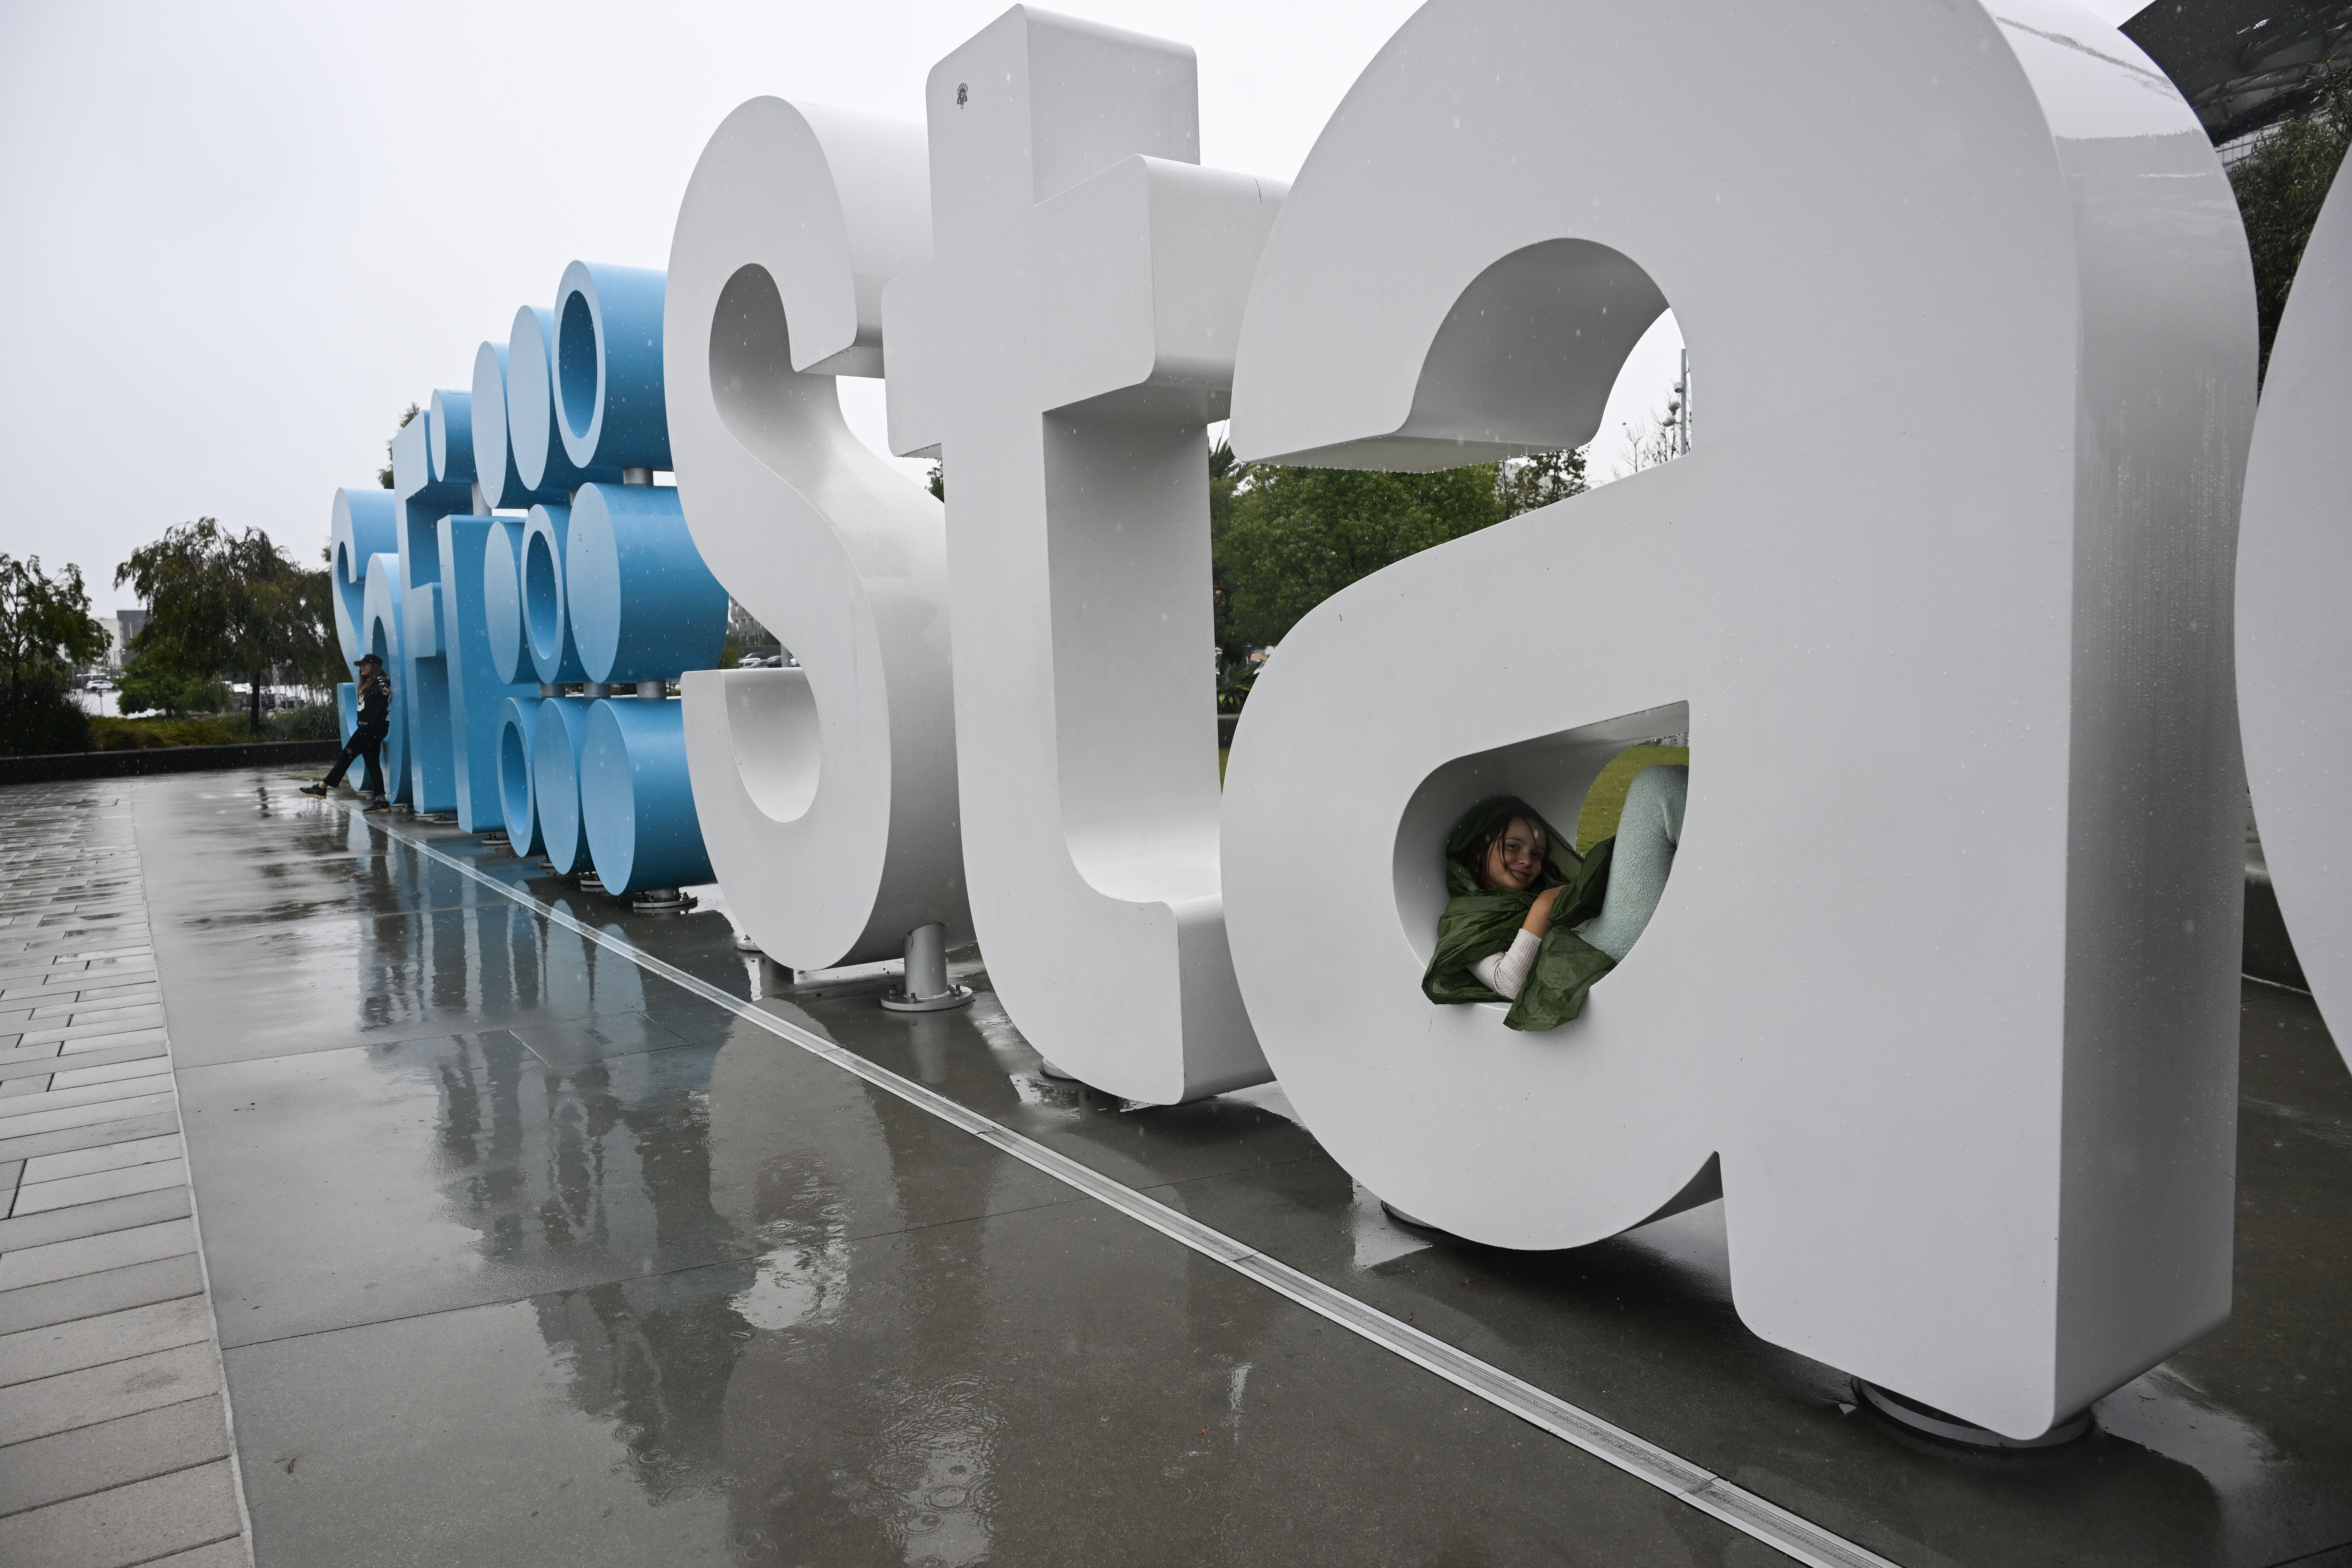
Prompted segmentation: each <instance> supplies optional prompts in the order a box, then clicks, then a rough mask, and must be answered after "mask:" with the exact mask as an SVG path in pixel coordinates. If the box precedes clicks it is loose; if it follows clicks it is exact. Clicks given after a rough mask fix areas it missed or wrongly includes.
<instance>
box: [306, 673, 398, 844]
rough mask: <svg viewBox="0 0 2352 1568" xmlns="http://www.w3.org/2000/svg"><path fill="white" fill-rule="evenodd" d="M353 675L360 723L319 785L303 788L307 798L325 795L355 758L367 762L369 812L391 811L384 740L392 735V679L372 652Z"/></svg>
mask: <svg viewBox="0 0 2352 1568" xmlns="http://www.w3.org/2000/svg"><path fill="white" fill-rule="evenodd" d="M352 675H353V676H354V678H355V679H357V680H358V682H359V700H360V714H359V722H358V723H357V724H355V725H354V726H352V738H351V739H350V740H349V741H346V742H344V743H343V754H342V755H341V756H340V757H337V758H336V759H335V765H334V768H333V770H332V771H331V772H330V773H328V774H327V776H326V777H325V778H323V779H320V781H319V782H318V783H317V784H304V785H303V786H302V793H303V794H304V795H325V794H327V793H328V792H329V791H330V790H331V789H333V788H334V787H335V786H336V785H337V784H341V783H342V782H343V774H344V773H346V772H348V771H349V770H350V768H351V765H352V759H354V758H363V759H365V761H366V763H367V784H366V787H365V788H364V789H362V791H361V792H360V793H361V794H362V795H366V796H367V797H368V806H367V809H368V810H370V811H390V810H391V809H392V803H391V802H390V801H388V800H386V799H385V798H384V789H383V741H384V737H385V736H386V735H388V734H390V733H391V732H392V677H390V676H389V675H386V674H385V673H384V672H383V659H381V658H377V657H376V656H375V655H373V654H372V653H368V654H362V655H361V656H360V662H359V665H358V668H355V669H354V670H353V671H352Z"/></svg>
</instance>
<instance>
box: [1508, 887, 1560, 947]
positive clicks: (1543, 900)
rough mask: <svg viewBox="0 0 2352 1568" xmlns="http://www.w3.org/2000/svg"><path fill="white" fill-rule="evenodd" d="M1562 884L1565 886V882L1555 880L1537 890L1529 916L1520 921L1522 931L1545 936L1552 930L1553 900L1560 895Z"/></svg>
mask: <svg viewBox="0 0 2352 1568" xmlns="http://www.w3.org/2000/svg"><path fill="white" fill-rule="evenodd" d="M1562 886H1564V884H1561V883H1557V882H1555V883H1554V884H1552V885H1551V886H1550V887H1549V888H1543V889H1538V890H1537V893H1536V901H1535V907H1534V908H1532V909H1530V910H1528V918H1527V919H1526V920H1525V921H1521V922H1520V925H1519V929H1520V930H1521V931H1527V932H1528V933H1530V934H1532V935H1535V936H1544V935H1547V934H1549V931H1551V906H1552V900H1554V899H1555V898H1557V897H1559V890H1560V889H1561V887H1562Z"/></svg>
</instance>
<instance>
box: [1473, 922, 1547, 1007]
mask: <svg viewBox="0 0 2352 1568" xmlns="http://www.w3.org/2000/svg"><path fill="white" fill-rule="evenodd" d="M1542 946H1543V938H1541V937H1539V936H1538V935H1536V933H1535V932H1533V931H1528V930H1526V929H1525V928H1521V930H1520V931H1519V934H1518V935H1517V936H1515V937H1513V938H1512V939H1511V945H1510V946H1509V947H1507V948H1505V949H1504V950H1503V951H1502V952H1491V953H1488V954H1487V955H1486V957H1484V958H1480V959H1474V960H1473V961H1472V962H1471V964H1470V973H1472V974H1473V975H1475V977H1476V978H1477V981H1478V984H1481V985H1484V986H1485V987H1486V989H1487V990H1489V991H1492V992H1493V993H1494V994H1496V995H1497V996H1501V997H1505V998H1507V999H1510V1000H1514V1001H1516V1000H1517V997H1518V994H1519V987H1520V986H1522V985H1525V984H1527V983H1528V971H1529V970H1530V969H1533V968H1534V967H1535V966H1536V950H1537V949H1538V948H1540V947H1542Z"/></svg>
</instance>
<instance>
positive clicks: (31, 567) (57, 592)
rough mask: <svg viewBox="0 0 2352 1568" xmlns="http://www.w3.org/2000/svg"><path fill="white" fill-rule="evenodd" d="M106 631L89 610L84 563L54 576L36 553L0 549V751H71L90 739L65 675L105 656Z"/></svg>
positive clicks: (35, 752)
mask: <svg viewBox="0 0 2352 1568" xmlns="http://www.w3.org/2000/svg"><path fill="white" fill-rule="evenodd" d="M106 647H107V636H106V628H105V627H104V626H100V625H99V624H98V622H97V621H96V620H95V619H94V618H93V617H92V616H90V613H89V591H88V590H87V589H86V588H84V587H83V585H82V580H81V568H80V567H79V566H74V565H70V564H69V565H68V566H67V567H66V568H65V570H64V572H63V573H62V574H59V575H58V576H56V577H52V576H50V575H49V574H48V573H47V571H45V570H44V569H43V568H42V566H41V558H40V557H39V556H37V555H34V556H28V557H26V559H24V560H22V561H19V560H17V559H16V557H14V556H12V555H9V554H7V553H5V552H0V666H5V668H6V671H7V685H6V687H5V689H0V752H7V753H8V754H11V755H19V756H21V755H28V754H40V753H45V752H71V751H81V750H84V749H86V748H87V747H88V746H89V718H88V716H87V715H85V714H84V713H83V712H82V710H81V705H80V704H79V703H78V702H76V701H75V700H73V697H72V695H71V692H70V690H69V688H68V680H69V678H70V677H71V675H72V672H73V669H74V668H75V667H76V666H78V665H83V664H89V663H92V662H94V661H96V660H98V659H100V658H105V657H106Z"/></svg>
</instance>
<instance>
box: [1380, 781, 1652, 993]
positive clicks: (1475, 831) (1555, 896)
mask: <svg viewBox="0 0 2352 1568" xmlns="http://www.w3.org/2000/svg"><path fill="white" fill-rule="evenodd" d="M1689 790H1690V769H1688V768H1687V767H1681V766H1676V765H1672V764H1661V765H1659V766H1656V767H1648V768H1643V770H1642V771H1641V772H1640V773H1636V774H1634V775H1633V787H1632V788H1631V789H1630V790H1628V791H1627V792H1626V795H1625V813H1624V816H1622V818H1621V819H1620V820H1619V823H1618V828H1617V836H1616V837H1613V838H1604V839H1602V840H1601V842H1600V843H1598V844H1596V845H1594V846H1593V847H1591V850H1590V851H1588V852H1587V853H1586V854H1585V855H1583V856H1582V857H1579V856H1578V855H1577V853H1576V851H1575V850H1574V849H1572V848H1570V847H1569V844H1568V842H1567V841H1566V840H1565V839H1563V838H1561V837H1560V836H1559V834H1557V833H1555V832H1554V831H1552V827H1551V825H1550V824H1549V823H1548V822H1546V821H1545V820H1544V819H1543V817H1542V816H1540V815H1539V814H1538V812H1537V811H1536V810H1535V808H1534V807H1532V806H1530V805H1528V804H1527V803H1526V802H1525V801H1522V800H1518V799H1516V798H1514V797H1512V796H1509V795H1505V796H1502V797H1501V798H1499V799H1496V800H1490V801H1486V802H1485V803H1483V804H1482V805H1476V806H1474V807H1473V808H1471V811H1470V813H1469V815H1468V816H1465V817H1464V818H1463V819H1462V820H1461V822H1460V823H1459V824H1457V825H1456V826H1455V827H1454V832H1453V835H1452V836H1451V837H1448V838H1447V839H1446V841H1445V884H1446V889H1447V891H1449V892H1450V893H1452V894H1453V895H1454V896H1453V898H1452V899H1451V900H1449V901H1448V902H1447V904H1446V906H1445V913H1444V916H1443V917H1441V918H1440V920H1439V921H1438V923H1437V951H1436V952H1435V954H1434V955H1433V956H1432V957H1431V959H1430V961H1429V972H1428V973H1426V974H1424V975H1423V976H1422V982H1421V989H1422V993H1423V994H1424V995H1426V996H1427V997H1428V998H1429V999H1430V1000H1431V1001H1432V1002H1437V1003H1464V1002H1502V1001H1507V1002H1509V1003H1510V1004H1511V1010H1510V1012H1509V1014H1507V1016H1505V1017H1504V1019H1503V1022H1504V1023H1505V1024H1506V1025H1507V1026H1509V1027H1511V1028H1514V1029H1550V1028H1556V1027H1558V1026H1559V1025H1561V1024H1564V1023H1566V1022H1567V1021H1568V1020H1569V1019H1570V1018H1573V1017H1575V1016H1577V1015H1578V1014H1579V1013H1581V1012H1582V1011H1583V1010H1584V994H1585V993H1586V992H1587V991H1590V990H1591V988H1592V983H1593V982H1594V981H1596V980H1599V979H1600V978H1601V976H1602V975H1604V974H1606V973H1609V972H1610V971H1611V970H1612V969H1614V968H1615V967H1616V966H1617V962H1618V960H1620V959H1622V958H1623V957H1624V956H1625V954H1626V953H1627V952H1629V951H1630V950H1631V949H1632V948H1633V941H1634V939H1635V938H1636V937H1639V936H1640V935H1641V934H1642V930H1643V927H1645V926H1647V925H1648V924H1649V923H1650V916H1651V915H1652V914H1653V913H1654V911H1655V910H1656V909H1657V907H1658V898H1659V895H1660V894H1662V893H1663V892H1664V891H1665V886H1666V874H1667V873H1668V872H1670V871H1672V870H1673V869H1674V865H1675V846H1676V845H1677V844H1678V843H1680V842H1681V839H1682V833H1683V803H1684V800H1685V796H1686V795H1688V794H1689Z"/></svg>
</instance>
